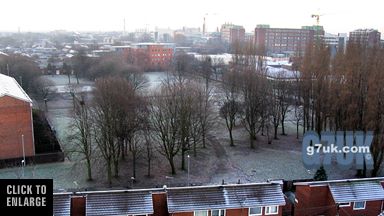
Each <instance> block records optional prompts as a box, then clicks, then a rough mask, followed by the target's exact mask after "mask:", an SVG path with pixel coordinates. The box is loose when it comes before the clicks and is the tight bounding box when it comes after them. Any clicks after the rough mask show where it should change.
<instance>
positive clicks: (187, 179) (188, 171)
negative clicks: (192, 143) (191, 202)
mask: <svg viewBox="0 0 384 216" xmlns="http://www.w3.org/2000/svg"><path fill="white" fill-rule="evenodd" d="M187 158H188V179H187V183H188V184H187V186H188V187H189V164H190V163H189V161H190V156H189V155H188V156H187Z"/></svg>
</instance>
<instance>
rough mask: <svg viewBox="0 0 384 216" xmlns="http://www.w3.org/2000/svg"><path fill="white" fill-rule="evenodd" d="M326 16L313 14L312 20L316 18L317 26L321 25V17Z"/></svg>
mask: <svg viewBox="0 0 384 216" xmlns="http://www.w3.org/2000/svg"><path fill="white" fill-rule="evenodd" d="M323 15H324V14H312V15H311V17H312V18H316V25H320V17H321V16H323Z"/></svg>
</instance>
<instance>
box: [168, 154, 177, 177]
mask: <svg viewBox="0 0 384 216" xmlns="http://www.w3.org/2000/svg"><path fill="white" fill-rule="evenodd" d="M169 165H170V166H171V171H172V175H175V174H176V169H175V163H174V162H173V157H171V158H169Z"/></svg>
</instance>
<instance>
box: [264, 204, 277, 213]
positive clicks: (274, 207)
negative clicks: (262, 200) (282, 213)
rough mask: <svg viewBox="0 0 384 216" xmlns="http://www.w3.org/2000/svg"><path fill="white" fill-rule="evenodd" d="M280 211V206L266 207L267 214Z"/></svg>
mask: <svg viewBox="0 0 384 216" xmlns="http://www.w3.org/2000/svg"><path fill="white" fill-rule="evenodd" d="M278 212H279V206H267V207H265V214H266V215H271V214H277V213H278Z"/></svg>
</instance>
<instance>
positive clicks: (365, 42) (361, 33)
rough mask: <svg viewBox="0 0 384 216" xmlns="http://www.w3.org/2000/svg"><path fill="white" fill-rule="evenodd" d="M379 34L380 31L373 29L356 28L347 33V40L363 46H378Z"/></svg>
mask: <svg viewBox="0 0 384 216" xmlns="http://www.w3.org/2000/svg"><path fill="white" fill-rule="evenodd" d="M380 36H381V34H380V32H379V31H377V30H375V29H357V30H355V31H352V32H350V33H349V41H350V42H351V43H359V44H360V45H362V46H365V47H379V46H380Z"/></svg>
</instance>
